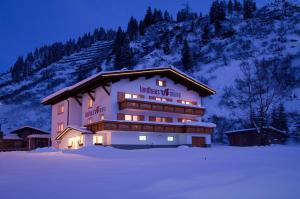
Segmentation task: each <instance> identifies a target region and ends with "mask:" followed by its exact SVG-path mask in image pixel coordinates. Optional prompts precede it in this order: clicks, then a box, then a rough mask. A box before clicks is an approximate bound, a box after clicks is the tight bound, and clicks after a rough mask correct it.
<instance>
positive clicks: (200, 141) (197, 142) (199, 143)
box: [192, 137, 206, 147]
mask: <svg viewBox="0 0 300 199" xmlns="http://www.w3.org/2000/svg"><path fill="white" fill-rule="evenodd" d="M192 146H196V147H206V144H205V138H204V137H192Z"/></svg>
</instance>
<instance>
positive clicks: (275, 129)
mask: <svg viewBox="0 0 300 199" xmlns="http://www.w3.org/2000/svg"><path fill="white" fill-rule="evenodd" d="M263 129H272V130H274V131H277V132H279V133H284V134H286V131H282V130H279V129H277V128H274V127H272V126H268V127H263ZM255 130H256V128H248V129H237V130H233V131H226V132H224V133H225V134H234V133H248V132H249V131H253V132H255Z"/></svg>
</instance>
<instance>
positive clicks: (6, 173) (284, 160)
mask: <svg viewBox="0 0 300 199" xmlns="http://www.w3.org/2000/svg"><path fill="white" fill-rule="evenodd" d="M299 185H300V146H271V147H252V148H238V147H227V146H213V147H211V148H186V147H180V148H177V149H149V150H130V151H128V150H118V149H113V148H110V147H105V148H102V147H98V148H88V149H84V150H81V151H72V152H67V151H65V152H58V151H51V150H49V149H46V150H45V149H43V150H38V151H35V152H6V153H0V198H2V199H11V198H18V199H19V198H20V199H27V198H30V199H36V198H39V199H54V198H55V199H58V198H59V199H60V198H64V199H66V198H72V199H77V198H85V199H89V198H106V199H107V198H114V199H115V198H116V199H119V198H124V199H125V198H126V199H127V198H128V199H148V198H149V199H150V198H151V199H154V198H164V199H165V198H184V199H189V198H191V199H200V198H203V199H205V198H216V199H227V198H228V199H237V198H239V199H240V198H242V199H247V198H251V199H254V198H255V199H258V198H271V199H276V198H278V199H282V198H285V199H290V198H295V199H299V198H300V189H299Z"/></svg>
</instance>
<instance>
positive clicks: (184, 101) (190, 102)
mask: <svg viewBox="0 0 300 199" xmlns="http://www.w3.org/2000/svg"><path fill="white" fill-rule="evenodd" d="M180 103H182V104H193V103H194V104H196V103H195V102H192V101H186V100H181V101H180Z"/></svg>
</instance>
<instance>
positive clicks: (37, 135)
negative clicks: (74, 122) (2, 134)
mask: <svg viewBox="0 0 300 199" xmlns="http://www.w3.org/2000/svg"><path fill="white" fill-rule="evenodd" d="M27 138H47V139H50V138H51V135H49V134H32V135H29V136H27Z"/></svg>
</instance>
